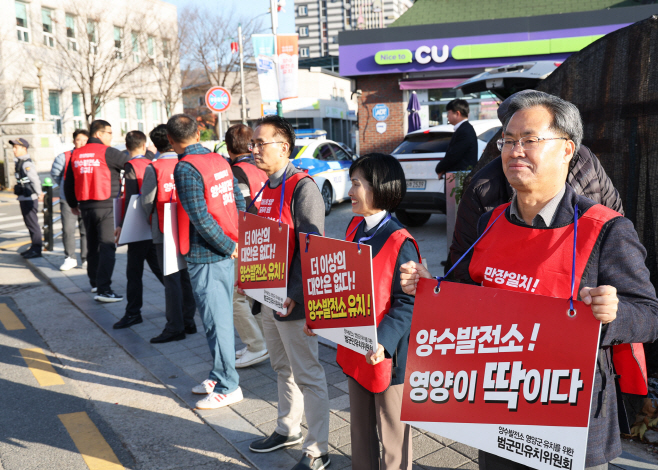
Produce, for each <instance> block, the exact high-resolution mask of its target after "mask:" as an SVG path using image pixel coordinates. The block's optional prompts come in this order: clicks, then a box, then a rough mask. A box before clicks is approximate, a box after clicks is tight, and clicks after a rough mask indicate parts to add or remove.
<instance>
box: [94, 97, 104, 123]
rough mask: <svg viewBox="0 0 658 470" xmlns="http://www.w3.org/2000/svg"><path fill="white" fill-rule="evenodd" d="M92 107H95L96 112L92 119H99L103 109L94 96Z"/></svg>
mask: <svg viewBox="0 0 658 470" xmlns="http://www.w3.org/2000/svg"><path fill="white" fill-rule="evenodd" d="M94 105H96V112H95V113H94V119H100V118H102V117H103V107H102V106H101V103H100V98H99V97H98V96H94Z"/></svg>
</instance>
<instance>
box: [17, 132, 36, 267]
mask: <svg viewBox="0 0 658 470" xmlns="http://www.w3.org/2000/svg"><path fill="white" fill-rule="evenodd" d="M9 144H10V145H12V146H13V150H14V157H15V158H14V163H15V171H16V185H15V186H14V194H16V196H18V203H19V204H20V206H21V214H22V215H23V221H24V222H25V226H26V227H27V231H28V232H29V233H30V240H31V241H32V244H31V245H30V248H28V249H27V251H24V252H23V253H21V256H23V258H26V259H31V258H39V257H40V256H41V248H42V247H43V241H42V240H41V226H40V225H39V218H38V216H37V212H38V210H39V201H40V200H42V199H43V193H42V191H41V180H40V179H39V173H37V167H36V165H35V164H34V161H32V159H31V158H30V154H29V153H28V152H27V149H29V148H30V144H29V143H28V142H27V140H25V139H23V138H18V139H14V140H10V141H9Z"/></svg>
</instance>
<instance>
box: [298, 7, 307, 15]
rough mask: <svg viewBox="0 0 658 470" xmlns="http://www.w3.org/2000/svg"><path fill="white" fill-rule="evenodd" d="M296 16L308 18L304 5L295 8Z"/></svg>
mask: <svg viewBox="0 0 658 470" xmlns="http://www.w3.org/2000/svg"><path fill="white" fill-rule="evenodd" d="M297 16H308V7H307V6H306V5H300V6H298V7H297Z"/></svg>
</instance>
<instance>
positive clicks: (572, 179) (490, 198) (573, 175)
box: [448, 145, 624, 282]
mask: <svg viewBox="0 0 658 470" xmlns="http://www.w3.org/2000/svg"><path fill="white" fill-rule="evenodd" d="M567 185H569V186H571V187H572V188H573V189H574V190H575V192H576V194H581V195H583V196H585V197H588V198H589V199H591V200H593V201H594V202H597V203H599V204H603V205H604V206H607V207H609V208H610V209H613V210H615V211H617V212H619V213H620V214H622V215H623V214H624V208H623V207H622V204H621V198H620V197H619V193H618V192H617V190H616V189H615V187H614V186H613V184H612V181H610V178H608V175H607V174H606V172H605V170H604V169H603V167H602V166H601V163H600V162H599V160H598V159H597V158H596V156H595V155H594V154H593V153H592V152H591V151H590V149H588V148H587V147H585V146H584V145H581V146H580V149H579V150H578V153H577V154H576V156H575V157H574V159H573V161H572V163H571V167H570V171H569V175H568V176H567ZM512 194H513V190H512V187H511V186H510V185H509V183H508V182H507V178H506V177H505V173H503V164H502V160H501V158H500V157H497V158H495V159H494V160H492V161H491V162H490V163H489V164H487V165H486V166H485V167H484V168H482V169H481V170H480V171H478V172H477V173H476V174H475V176H473V178H472V179H471V183H470V184H469V185H468V187H467V188H466V190H465V191H464V194H463V195H462V198H461V201H460V202H459V207H458V209H457V221H456V223H455V232H454V234H453V236H452V245H451V246H450V256H449V257H448V262H449V266H452V265H453V264H455V263H456V262H457V260H458V259H459V258H460V257H461V256H462V255H463V254H464V253H465V252H466V250H468V249H469V248H470V246H471V245H472V244H473V243H475V240H476V239H477V223H478V220H479V218H480V216H482V214H484V213H485V212H487V211H490V210H492V209H494V208H495V207H498V206H499V205H501V204H504V203H506V202H509V201H511V200H512ZM467 258H470V253H469V255H468V257H467ZM467 264H468V259H465V260H464V262H462V263H461V264H460V265H459V266H457V267H456V268H455V270H454V271H453V272H452V273H451V274H450V279H451V280H455V281H459V282H466V281H467V280H468V279H470V278H469V276H468V269H466V268H465V266H466V265H467Z"/></svg>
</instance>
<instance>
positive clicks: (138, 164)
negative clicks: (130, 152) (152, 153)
mask: <svg viewBox="0 0 658 470" xmlns="http://www.w3.org/2000/svg"><path fill="white" fill-rule="evenodd" d="M150 164H151V160H149V159H148V158H146V157H138V158H131V159H130V160H129V161H127V162H126V165H132V167H133V169H134V170H135V176H136V177H137V186H139V189H140V190H141V189H142V181H144V172H145V171H146V167H147V166H149V165H150Z"/></svg>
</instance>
